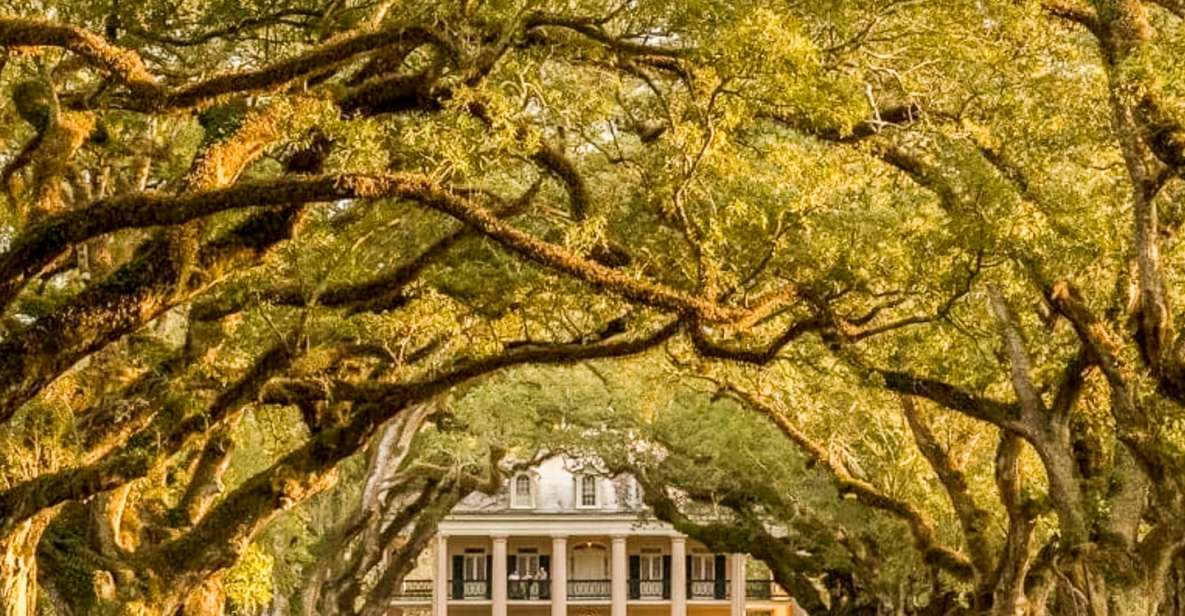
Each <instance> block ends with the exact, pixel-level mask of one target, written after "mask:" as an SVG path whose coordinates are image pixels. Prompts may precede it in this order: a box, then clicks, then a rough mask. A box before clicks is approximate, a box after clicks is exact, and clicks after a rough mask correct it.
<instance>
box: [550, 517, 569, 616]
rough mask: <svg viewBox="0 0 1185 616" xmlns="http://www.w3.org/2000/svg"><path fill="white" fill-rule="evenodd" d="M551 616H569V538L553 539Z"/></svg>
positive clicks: (558, 537)
mask: <svg viewBox="0 0 1185 616" xmlns="http://www.w3.org/2000/svg"><path fill="white" fill-rule="evenodd" d="M547 574H548V575H550V576H551V616H568V537H567V536H564V535H556V536H554V537H552V538H551V571H548V572H547Z"/></svg>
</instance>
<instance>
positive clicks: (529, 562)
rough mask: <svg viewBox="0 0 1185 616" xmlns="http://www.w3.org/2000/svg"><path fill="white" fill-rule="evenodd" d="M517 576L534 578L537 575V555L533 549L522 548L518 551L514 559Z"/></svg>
mask: <svg viewBox="0 0 1185 616" xmlns="http://www.w3.org/2000/svg"><path fill="white" fill-rule="evenodd" d="M515 561H516V564H517V570H518V574H519V575H521V576H524V577H534V576H535V575H536V574H538V573H539V553H538V550H535V549H534V548H524V549H521V550H519V551H518V558H516V559H515Z"/></svg>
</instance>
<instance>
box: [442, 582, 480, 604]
mask: <svg viewBox="0 0 1185 616" xmlns="http://www.w3.org/2000/svg"><path fill="white" fill-rule="evenodd" d="M449 598H450V599H465V600H475V599H489V598H490V583H489V581H488V580H449Z"/></svg>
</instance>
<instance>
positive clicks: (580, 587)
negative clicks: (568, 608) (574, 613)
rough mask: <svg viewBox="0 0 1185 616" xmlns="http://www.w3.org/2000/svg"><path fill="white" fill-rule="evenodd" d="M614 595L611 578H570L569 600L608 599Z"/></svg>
mask: <svg viewBox="0 0 1185 616" xmlns="http://www.w3.org/2000/svg"><path fill="white" fill-rule="evenodd" d="M612 595H613V590H612V583H611V582H610V581H609V580H568V599H569V600H573V599H574V600H577V601H579V600H581V599H584V600H589V599H608V598H610V597H611V596H612Z"/></svg>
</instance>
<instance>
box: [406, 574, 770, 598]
mask: <svg viewBox="0 0 1185 616" xmlns="http://www.w3.org/2000/svg"><path fill="white" fill-rule="evenodd" d="M551 584H552V582H551V580H547V579H539V580H535V579H530V580H524V579H516V578H508V579H507V580H506V595H507V599H509V600H511V601H550V600H551V590H552V589H551ZM686 584H687V595H686V596H687V599H688V600H689V601H727V600H728V599H729V598H731V596H732V583H731V581H730V580H727V579H723V578H716V579H688V580H687V581H686ZM626 589H627V590H626V592H627V597H628V599H629V600H630V601H664V600H669V599H670V598H671V580H670V579H636V578H631V579H629V580H627V581H626ZM491 595H492V585H491V583H490V581H489V580H468V579H450V580H449V581H448V598H449V600H451V601H489V600H490V599H491ZM399 596H400V598H401V599H403V600H406V601H412V602H415V601H418V600H425V601H426V600H430V599H431V598H432V581H431V580H404V582H403V584H402V586H401V588H400V593H399ZM612 596H613V581H612V580H611V579H608V578H603V579H601V578H599V579H570V580H568V584H567V600H568V601H571V602H576V603H579V602H581V601H590V602H601V601H609V600H610V599H611V598H612ZM745 596H746V599H748V600H750V601H752V600H757V601H763V600H772V601H779V600H786V599H789V595H788V594H787V593H786V591H785V590H783V589H782V587H781V586H778V584H777V583H776V582H774V581H773V580H770V579H750V580H745Z"/></svg>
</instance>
